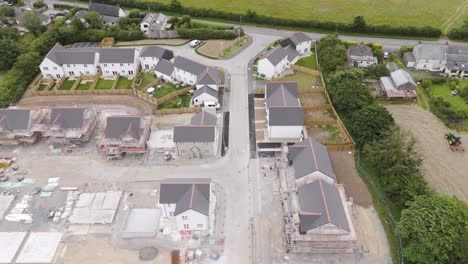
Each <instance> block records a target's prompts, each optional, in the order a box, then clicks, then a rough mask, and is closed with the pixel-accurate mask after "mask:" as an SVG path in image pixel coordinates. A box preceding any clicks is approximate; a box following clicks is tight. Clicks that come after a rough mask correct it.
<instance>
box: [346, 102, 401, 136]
mask: <svg viewBox="0 0 468 264" xmlns="http://www.w3.org/2000/svg"><path fill="white" fill-rule="evenodd" d="M394 124H395V121H394V120H393V117H392V115H391V114H390V113H389V112H388V111H387V109H385V108H383V107H382V106H379V105H365V106H364V107H363V108H361V109H360V110H357V111H356V112H354V113H352V114H351V121H350V125H349V131H350V133H351V134H352V135H353V136H354V138H355V139H356V140H357V143H369V142H372V141H375V140H379V139H381V138H382V135H383V134H384V132H385V131H387V130H388V129H389V128H390V127H391V126H393V125H394Z"/></svg>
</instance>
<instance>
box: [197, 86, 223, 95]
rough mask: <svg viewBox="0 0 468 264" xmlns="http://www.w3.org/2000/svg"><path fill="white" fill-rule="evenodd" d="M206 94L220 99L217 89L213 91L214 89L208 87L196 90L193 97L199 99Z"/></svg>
mask: <svg viewBox="0 0 468 264" xmlns="http://www.w3.org/2000/svg"><path fill="white" fill-rule="evenodd" d="M204 93H206V94H209V95H211V96H213V97H215V98H218V91H216V90H215V89H213V88H211V87H209V86H206V85H204V86H203V87H200V88H198V89H197V90H195V92H194V93H193V97H194V98H195V97H198V96H200V95H202V94H204Z"/></svg>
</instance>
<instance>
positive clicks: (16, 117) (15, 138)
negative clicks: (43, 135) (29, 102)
mask: <svg viewBox="0 0 468 264" xmlns="http://www.w3.org/2000/svg"><path fill="white" fill-rule="evenodd" d="M44 116H45V115H44V112H42V111H41V110H33V109H27V108H6V109H0V144H1V145H17V144H20V143H29V144H32V143H35V142H36V141H37V140H38V139H39V138H40V130H41V129H40V122H41V121H42V120H43V118H44Z"/></svg>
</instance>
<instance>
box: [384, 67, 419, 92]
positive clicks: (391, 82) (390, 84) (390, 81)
mask: <svg viewBox="0 0 468 264" xmlns="http://www.w3.org/2000/svg"><path fill="white" fill-rule="evenodd" d="M380 86H381V87H382V89H383V92H384V95H385V96H386V97H387V99H390V100H391V99H396V98H401V99H415V98H416V97H417V94H416V86H417V85H416V83H415V82H414V80H413V78H412V77H411V75H410V74H409V73H408V72H406V71H405V70H403V69H396V70H395V71H392V72H390V76H384V77H380Z"/></svg>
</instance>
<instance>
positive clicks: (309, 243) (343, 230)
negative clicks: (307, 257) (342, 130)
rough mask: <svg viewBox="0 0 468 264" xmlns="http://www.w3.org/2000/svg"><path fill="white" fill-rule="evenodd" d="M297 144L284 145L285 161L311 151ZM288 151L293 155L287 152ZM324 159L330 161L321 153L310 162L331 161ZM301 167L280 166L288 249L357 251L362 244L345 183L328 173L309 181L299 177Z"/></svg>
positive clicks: (296, 251)
mask: <svg viewBox="0 0 468 264" xmlns="http://www.w3.org/2000/svg"><path fill="white" fill-rule="evenodd" d="M307 141H309V142H307ZM303 142H306V143H307V144H309V145H310V144H312V145H311V146H312V150H317V149H319V146H318V145H317V146H314V145H316V144H320V143H318V142H313V141H310V139H309V140H305V141H303ZM306 146H307V145H306ZM295 148H297V147H294V145H293V146H290V147H289V148H286V147H285V148H284V151H283V157H282V159H283V162H284V164H285V165H286V164H288V163H289V164H291V159H294V160H296V162H297V160H298V157H297V155H307V156H308V154H307V151H304V152H299V153H298V152H297V149H295ZM287 152H289V154H291V153H293V155H292V156H291V155H289V156H287V155H286V153H287ZM315 154H316V155H318V154H317V153H315ZM307 156H306V157H307ZM327 156H328V153H327ZM294 160H292V165H294ZM320 162H327V161H326V159H325V158H324V159H319V158H317V157H315V158H312V160H310V163H312V164H314V166H316V167H317V168H323V167H325V168H327V167H328V164H325V166H323V165H322V164H319V163H320ZM285 167H286V166H285ZM297 168H298V167H297V166H296V167H294V166H290V167H287V169H285V170H280V183H281V188H280V190H281V196H282V200H283V203H282V204H283V211H284V231H285V238H286V244H287V248H288V251H290V252H292V253H335V254H336V253H354V251H355V250H356V249H358V248H359V240H358V235H357V229H356V225H355V223H354V220H353V208H352V202H350V201H347V199H346V194H345V191H344V188H343V186H342V185H340V184H336V183H335V182H334V181H330V180H329V179H328V178H329V176H328V175H316V176H315V177H313V178H310V179H309V180H307V181H300V180H298V179H296V172H295V170H296V169H297ZM328 174H330V173H328Z"/></svg>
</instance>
